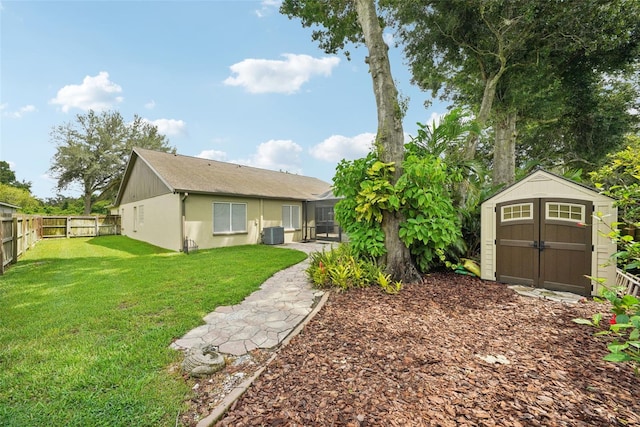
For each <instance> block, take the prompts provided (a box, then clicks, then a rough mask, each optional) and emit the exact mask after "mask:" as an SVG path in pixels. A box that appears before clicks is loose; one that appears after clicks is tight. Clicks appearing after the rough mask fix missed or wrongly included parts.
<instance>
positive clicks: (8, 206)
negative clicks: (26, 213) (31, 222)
mask: <svg viewBox="0 0 640 427" xmlns="http://www.w3.org/2000/svg"><path fill="white" fill-rule="evenodd" d="M0 206H2V207H5V208H11V209H20V206H15V205H10V204H9V203H4V202H0Z"/></svg>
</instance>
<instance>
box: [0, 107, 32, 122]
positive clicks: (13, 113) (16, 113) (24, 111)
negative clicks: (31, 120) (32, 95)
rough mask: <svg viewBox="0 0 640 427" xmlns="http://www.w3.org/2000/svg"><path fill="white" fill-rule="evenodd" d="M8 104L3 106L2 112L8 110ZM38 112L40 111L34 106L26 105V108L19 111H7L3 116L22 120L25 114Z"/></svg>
mask: <svg viewBox="0 0 640 427" xmlns="http://www.w3.org/2000/svg"><path fill="white" fill-rule="evenodd" d="M6 106H7V104H2V110H5V109H6ZM36 111H38V109H37V108H36V107H35V106H34V105H25V106H24V107H20V108H19V109H18V110H17V111H5V112H4V113H3V114H4V115H5V116H7V117H11V118H12V119H21V118H23V117H24V115H25V114H28V113H34V112H36Z"/></svg>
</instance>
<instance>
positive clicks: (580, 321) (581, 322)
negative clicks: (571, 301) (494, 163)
mask: <svg viewBox="0 0 640 427" xmlns="http://www.w3.org/2000/svg"><path fill="white" fill-rule="evenodd" d="M571 321H572V322H575V323H577V324H578V325H588V326H595V325H594V324H593V322H592V321H591V320H589V319H583V318H577V319H571Z"/></svg>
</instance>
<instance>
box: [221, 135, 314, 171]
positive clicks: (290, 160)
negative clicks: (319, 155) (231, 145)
mask: <svg viewBox="0 0 640 427" xmlns="http://www.w3.org/2000/svg"><path fill="white" fill-rule="evenodd" d="M301 152H302V147H300V146H299V145H298V144H296V143H295V142H293V141H291V140H282V139H278V140H275V139H272V140H269V141H267V142H263V143H262V144H260V145H259V146H258V150H257V151H256V153H255V154H253V155H252V156H251V158H249V159H248V160H234V161H232V163H239V164H242V165H247V166H254V167H257V168H263V169H271V170H278V171H284V172H291V173H298V174H301V173H302V167H301V165H302V161H301V160H300V153H301Z"/></svg>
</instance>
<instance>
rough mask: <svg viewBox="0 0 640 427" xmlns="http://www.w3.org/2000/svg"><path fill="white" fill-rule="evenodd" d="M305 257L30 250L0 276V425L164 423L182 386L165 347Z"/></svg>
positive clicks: (238, 250)
mask: <svg viewBox="0 0 640 427" xmlns="http://www.w3.org/2000/svg"><path fill="white" fill-rule="evenodd" d="M305 256H306V255H305V254H303V253H302V252H299V251H293V250H283V249H280V248H273V247H269V246H262V245H254V246H241V247H234V248H224V249H214V250H201V251H199V252H197V253H193V254H190V255H184V254H179V253H175V252H169V251H165V250H163V249H160V248H157V247H154V246H150V245H148V244H145V243H141V242H138V241H135V240H131V239H129V238H127V237H124V236H105V237H98V238H93V239H56V240H44V241H41V242H39V243H38V244H37V245H36V246H35V248H33V249H31V250H30V251H28V252H27V253H26V255H25V256H24V257H23V258H21V259H20V261H19V262H18V263H17V264H15V265H13V266H11V267H10V268H9V269H8V271H7V272H6V274H5V275H4V276H0V425H2V426H36V425H51V426H173V425H174V424H175V419H176V416H177V414H178V412H179V411H180V410H181V409H183V408H184V402H185V399H186V398H187V397H188V395H189V393H190V386H189V384H188V383H185V381H184V380H183V379H182V377H181V376H180V373H179V372H176V370H175V369H172V367H173V368H175V366H176V365H177V363H178V362H179V361H180V360H181V359H182V357H181V356H182V354H181V353H180V352H177V351H174V350H171V349H170V348H169V345H170V344H171V342H172V340H173V339H175V338H179V337H181V336H182V335H183V334H185V333H186V332H187V331H189V330H190V329H192V328H194V327H196V326H198V325H200V324H202V323H203V322H202V317H203V316H204V315H206V314H207V313H209V312H211V311H213V310H214V309H215V308H216V307H217V306H219V305H231V304H235V303H238V302H240V301H242V300H243V299H244V298H245V297H246V296H247V295H248V294H250V293H251V292H253V291H255V290H256V289H258V288H259V286H260V284H261V283H262V282H264V281H265V280H266V279H267V278H268V277H270V276H271V275H272V274H273V273H275V272H276V271H278V270H281V269H283V268H285V267H288V266H290V265H293V264H295V263H297V262H300V261H302V260H303V259H304V258H305Z"/></svg>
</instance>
